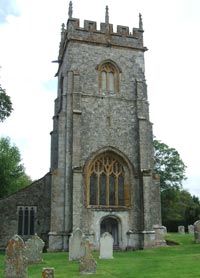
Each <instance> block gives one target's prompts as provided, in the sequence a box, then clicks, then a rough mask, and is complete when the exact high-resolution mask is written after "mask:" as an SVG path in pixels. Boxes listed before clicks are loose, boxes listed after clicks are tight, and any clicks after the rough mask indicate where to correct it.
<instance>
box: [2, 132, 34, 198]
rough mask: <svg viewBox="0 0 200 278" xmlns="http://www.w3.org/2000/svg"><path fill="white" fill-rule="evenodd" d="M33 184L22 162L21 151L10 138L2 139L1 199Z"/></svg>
mask: <svg viewBox="0 0 200 278" xmlns="http://www.w3.org/2000/svg"><path fill="white" fill-rule="evenodd" d="M30 183H31V179H30V177H28V176H27V175H26V173H25V168H24V165H23V164H22V162H21V156H20V152H19V149H18V148H17V147H16V146H11V143H10V139H9V138H8V137H6V138H4V137H2V138H1V139H0V198H3V197H5V196H7V195H9V194H11V193H14V192H15V191H17V190H19V189H20V188H23V187H24V186H26V185H28V184H30Z"/></svg>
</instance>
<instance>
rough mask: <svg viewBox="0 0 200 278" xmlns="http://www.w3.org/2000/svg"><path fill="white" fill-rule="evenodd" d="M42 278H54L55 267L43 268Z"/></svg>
mask: <svg viewBox="0 0 200 278" xmlns="http://www.w3.org/2000/svg"><path fill="white" fill-rule="evenodd" d="M42 278H54V268H53V267H51V268H46V267H45V268H43V270H42Z"/></svg>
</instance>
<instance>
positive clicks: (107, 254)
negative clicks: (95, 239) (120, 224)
mask: <svg viewBox="0 0 200 278" xmlns="http://www.w3.org/2000/svg"><path fill="white" fill-rule="evenodd" d="M99 258H100V259H113V237H112V235H111V234H109V233H108V232H105V233H103V235H102V236H101V238H100V256H99Z"/></svg>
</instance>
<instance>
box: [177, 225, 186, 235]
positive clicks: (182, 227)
mask: <svg viewBox="0 0 200 278" xmlns="http://www.w3.org/2000/svg"><path fill="white" fill-rule="evenodd" d="M178 233H179V234H185V227H184V226H178Z"/></svg>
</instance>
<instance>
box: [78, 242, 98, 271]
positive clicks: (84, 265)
mask: <svg viewBox="0 0 200 278" xmlns="http://www.w3.org/2000/svg"><path fill="white" fill-rule="evenodd" d="M91 245H92V244H91V243H90V242H89V240H87V239H86V240H85V256H84V257H83V258H82V259H81V260H80V264H79V271H80V274H92V273H95V272H96V268H97V263H96V261H95V259H94V258H93V256H92V254H91Z"/></svg>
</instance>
